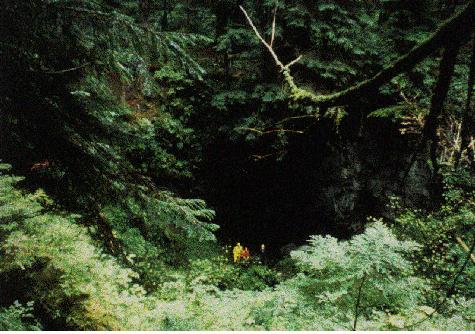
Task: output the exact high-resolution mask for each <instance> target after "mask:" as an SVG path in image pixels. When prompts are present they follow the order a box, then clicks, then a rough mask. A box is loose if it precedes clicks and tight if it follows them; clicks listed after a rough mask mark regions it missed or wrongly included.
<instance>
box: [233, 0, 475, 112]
mask: <svg viewBox="0 0 475 334" xmlns="http://www.w3.org/2000/svg"><path fill="white" fill-rule="evenodd" d="M240 9H241V11H242V12H243V13H244V15H245V17H246V19H247V21H248V23H249V25H250V26H251V28H252V30H253V31H254V33H255V34H256V36H257V38H258V39H259V40H260V41H261V43H262V44H263V45H264V46H265V47H266V48H267V50H268V51H269V53H270V54H271V56H272V58H273V59H274V61H275V63H276V64H277V66H278V67H279V68H280V70H281V71H282V73H283V75H284V80H285V81H286V82H287V84H288V85H289V87H290V95H291V98H292V99H294V100H295V101H298V102H307V103H310V104H313V105H317V106H323V107H331V106H341V105H346V104H349V103H350V102H352V101H353V100H354V99H359V98H361V97H362V96H368V95H369V94H371V93H373V92H374V91H375V90H378V89H379V87H381V86H382V85H384V84H386V83H388V82H389V81H391V80H392V79H393V78H394V77H396V76H398V75H400V74H401V73H404V72H407V71H410V70H411V69H412V68H414V66H416V65H417V64H419V63H420V62H421V61H422V60H424V59H425V58H427V57H429V56H430V55H431V54H432V53H434V52H435V51H437V50H439V49H440V48H442V47H444V46H446V45H447V44H449V43H450V42H453V41H454V40H459V41H460V42H461V43H462V42H463V41H465V40H466V39H467V37H468V36H469V35H470V32H472V31H473V30H474V22H475V0H471V1H470V2H469V3H468V4H467V5H465V7H464V8H463V9H462V10H460V11H459V12H458V13H456V14H455V15H453V16H452V17H451V18H450V19H448V20H447V21H445V22H444V23H443V24H442V25H441V26H440V27H439V28H438V29H437V30H436V31H435V32H434V33H433V34H432V35H431V36H430V37H428V38H427V39H425V40H424V41H422V42H421V43H419V44H418V45H416V46H415V47H414V48H413V49H412V50H410V51H409V52H408V53H406V54H405V55H403V56H401V57H400V58H399V59H397V60H396V61H394V62H393V63H391V64H389V65H387V66H386V67H385V68H384V69H383V70H381V71H380V72H379V73H377V74H376V75H374V76H373V77H372V78H370V79H367V80H364V81H362V82H360V83H358V84H356V85H354V86H352V87H350V88H347V89H345V90H342V91H339V92H336V93H332V94H329V95H318V94H315V93H312V92H310V91H308V90H305V89H302V88H300V87H298V86H297V85H296V84H295V81H294V78H293V77H292V75H291V73H290V66H291V65H293V64H295V63H296V62H297V61H298V60H299V58H297V59H296V60H295V61H292V62H290V63H289V64H287V65H284V64H283V63H282V61H281V60H280V59H279V57H278V56H277V54H276V53H275V51H274V49H273V48H272V46H271V45H270V44H268V43H267V42H266V41H265V40H264V38H263V37H262V36H261V34H260V33H259V31H258V30H257V28H256V26H255V25H254V23H253V22H252V19H251V18H250V16H249V15H248V13H247V12H246V11H245V10H244V8H243V7H242V6H240Z"/></svg>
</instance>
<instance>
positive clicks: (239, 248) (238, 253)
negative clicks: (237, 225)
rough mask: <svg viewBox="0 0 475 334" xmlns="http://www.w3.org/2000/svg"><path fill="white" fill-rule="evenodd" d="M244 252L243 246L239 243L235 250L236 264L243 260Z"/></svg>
mask: <svg viewBox="0 0 475 334" xmlns="http://www.w3.org/2000/svg"><path fill="white" fill-rule="evenodd" d="M243 251H244V248H243V247H242V246H241V244H240V243H239V242H238V243H237V244H236V246H234V248H233V259H234V263H236V262H238V261H239V260H240V259H241V254H242V252H243Z"/></svg>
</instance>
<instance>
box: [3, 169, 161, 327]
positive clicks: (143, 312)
mask: <svg viewBox="0 0 475 334" xmlns="http://www.w3.org/2000/svg"><path fill="white" fill-rule="evenodd" d="M1 168H2V170H3V171H5V170H6V169H8V166H6V165H1ZM19 180H21V178H18V177H13V176H8V175H5V174H2V175H0V223H1V225H0V237H1V239H0V240H1V248H0V253H1V260H0V275H1V277H2V284H5V285H7V286H10V287H11V288H12V289H13V291H9V294H10V295H11V296H15V297H17V298H18V299H25V300H33V301H35V302H36V304H38V305H42V309H41V311H42V312H44V313H45V314H44V315H43V316H44V317H46V318H50V319H51V320H52V321H54V322H56V323H60V324H61V326H65V327H66V328H75V329H126V328H130V329H132V328H133V329H138V328H149V329H150V328H156V326H157V324H158V323H159V319H160V318H159V317H158V315H157V314H152V313H153V312H152V310H154V304H153V300H149V299H146V298H145V295H144V291H143V289H142V288H141V287H140V286H138V285H136V284H132V283H133V280H135V279H137V278H138V277H137V274H135V273H134V272H133V271H131V270H130V269H126V268H123V267H121V266H120V265H119V264H118V263H117V261H115V260H114V259H113V258H111V257H110V256H108V255H105V254H104V253H103V252H102V251H101V250H100V249H99V248H98V247H97V245H96V244H95V243H94V242H93V240H92V239H91V237H90V236H89V235H88V232H87V229H86V228H84V227H81V226H79V225H77V224H75V219H76V218H77V217H76V216H73V215H65V214H61V213H55V212H43V209H42V206H41V204H40V203H39V201H38V198H37V197H38V193H36V194H33V195H24V194H22V192H20V191H19V190H17V189H16V188H15V183H16V182H18V181H19ZM5 281H6V282H5ZM9 281H10V282H9ZM24 310H25V309H21V308H18V307H17V308H13V309H10V311H8V312H6V313H5V311H4V313H3V314H4V315H5V316H9V317H10V318H11V317H12V316H13V315H14V314H18V312H19V311H22V312H23V311H24ZM15 312H16V313H15ZM17 318H18V316H17ZM157 319H158V320H157ZM157 321H158V323H157ZM154 326H155V327H154Z"/></svg>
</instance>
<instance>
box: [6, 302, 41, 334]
mask: <svg viewBox="0 0 475 334" xmlns="http://www.w3.org/2000/svg"><path fill="white" fill-rule="evenodd" d="M32 310H33V303H31V302H30V303H27V304H26V306H23V305H22V304H20V303H19V302H18V301H15V302H14V303H13V305H11V306H10V307H7V308H0V330H1V331H39V330H41V326H40V325H39V323H38V322H37V320H36V319H35V317H34V316H33V314H32Z"/></svg>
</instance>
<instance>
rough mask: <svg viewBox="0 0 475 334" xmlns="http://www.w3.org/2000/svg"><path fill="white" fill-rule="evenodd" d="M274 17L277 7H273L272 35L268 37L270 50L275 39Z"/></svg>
mask: <svg viewBox="0 0 475 334" xmlns="http://www.w3.org/2000/svg"><path fill="white" fill-rule="evenodd" d="M276 16H277V5H276V6H275V8H274V16H273V18H272V34H271V36H270V43H269V45H270V47H271V48H272V46H273V45H274V38H275V20H276Z"/></svg>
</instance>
